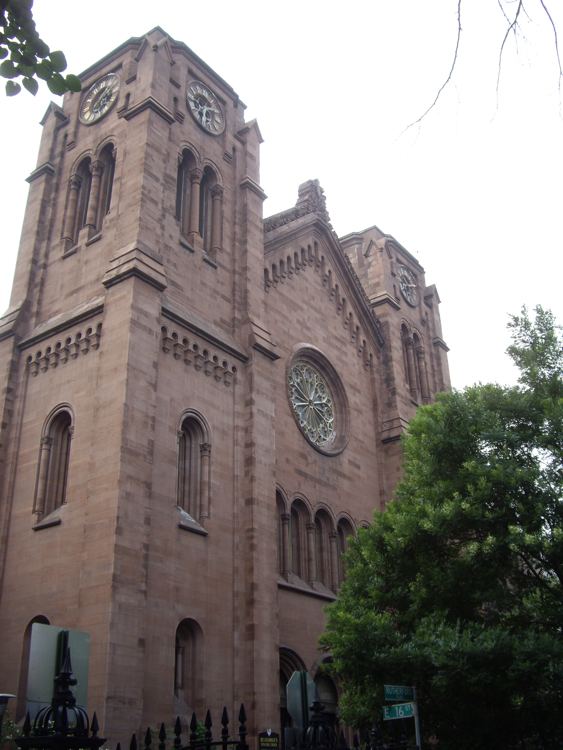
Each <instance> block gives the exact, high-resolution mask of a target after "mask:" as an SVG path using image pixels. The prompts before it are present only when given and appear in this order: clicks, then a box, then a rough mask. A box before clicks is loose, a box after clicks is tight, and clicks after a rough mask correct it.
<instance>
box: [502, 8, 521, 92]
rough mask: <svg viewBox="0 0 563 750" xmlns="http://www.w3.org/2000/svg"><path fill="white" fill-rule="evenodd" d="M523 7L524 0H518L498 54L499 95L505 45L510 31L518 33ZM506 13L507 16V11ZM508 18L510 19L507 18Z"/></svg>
mask: <svg viewBox="0 0 563 750" xmlns="http://www.w3.org/2000/svg"><path fill="white" fill-rule="evenodd" d="M523 7H524V0H518V6H517V8H516V13H515V14H514V18H513V19H512V21H510V23H509V24H508V28H507V29H506V34H505V35H504V39H503V40H502V44H501V45H500V52H499V56H498V72H497V97H498V88H499V86H500V72H501V69H502V53H503V52H504V45H505V44H506V40H507V39H508V37H509V35H510V33H511V32H514V33H516V29H517V27H518V16H519V15H520V11H521V10H522V8H523ZM503 12H504V11H503ZM504 15H505V17H506V13H505V14H504ZM507 20H509V19H508V18H507Z"/></svg>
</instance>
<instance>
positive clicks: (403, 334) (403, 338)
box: [401, 324, 410, 388]
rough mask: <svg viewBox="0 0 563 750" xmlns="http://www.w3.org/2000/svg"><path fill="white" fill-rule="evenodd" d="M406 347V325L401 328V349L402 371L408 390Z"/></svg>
mask: <svg viewBox="0 0 563 750" xmlns="http://www.w3.org/2000/svg"><path fill="white" fill-rule="evenodd" d="M408 346H409V332H408V329H407V327H406V325H404V324H403V325H402V326H401V348H402V351H403V369H404V371H405V382H406V383H407V384H408V386H409V388H410V372H409V355H408Z"/></svg>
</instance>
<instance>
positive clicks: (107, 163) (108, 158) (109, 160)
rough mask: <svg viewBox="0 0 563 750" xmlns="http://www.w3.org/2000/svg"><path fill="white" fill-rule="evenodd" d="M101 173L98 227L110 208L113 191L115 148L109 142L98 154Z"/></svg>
mask: <svg viewBox="0 0 563 750" xmlns="http://www.w3.org/2000/svg"><path fill="white" fill-rule="evenodd" d="M100 163H101V166H102V174H101V180H100V198H99V201H98V220H97V226H98V229H100V228H101V226H102V223H103V220H104V216H106V215H107V214H108V213H109V210H110V208H111V195H112V192H113V178H114V176H115V150H114V147H113V145H112V144H111V143H108V145H107V146H105V147H104V148H103V149H102V153H101V154H100Z"/></svg>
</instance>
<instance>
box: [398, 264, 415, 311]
mask: <svg viewBox="0 0 563 750" xmlns="http://www.w3.org/2000/svg"><path fill="white" fill-rule="evenodd" d="M397 275H398V277H399V286H400V288H401V294H402V295H403V297H404V298H405V299H406V301H407V302H408V303H409V305H412V306H413V307H414V305H416V301H417V298H418V294H417V287H416V278H415V275H414V273H413V272H412V271H411V270H410V269H409V268H407V267H406V266H399V270H398V274H397Z"/></svg>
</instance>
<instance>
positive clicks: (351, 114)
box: [0, 0, 563, 388]
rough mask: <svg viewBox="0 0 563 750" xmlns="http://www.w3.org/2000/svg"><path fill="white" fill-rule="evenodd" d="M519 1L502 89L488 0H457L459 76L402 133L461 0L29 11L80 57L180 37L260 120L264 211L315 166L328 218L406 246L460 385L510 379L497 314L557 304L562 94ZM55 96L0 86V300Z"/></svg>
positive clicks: (442, 56) (287, 202) (121, 2)
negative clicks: (434, 307)
mask: <svg viewBox="0 0 563 750" xmlns="http://www.w3.org/2000/svg"><path fill="white" fill-rule="evenodd" d="M548 5H549V0H548ZM551 5H552V6H553V7H552V8H551V10H552V14H553V17H554V20H555V21H556V22H557V23H558V28H559V31H560V32H561V37H562V39H563V9H562V8H561V3H560V2H559V0H552V1H551ZM513 6H514V3H512V4H509V5H508V6H507V7H511V8H513ZM526 7H527V10H528V14H529V16H528V17H523V18H522V29H521V32H522V33H521V37H520V39H519V41H518V44H517V46H516V45H515V43H514V42H513V41H512V40H509V42H507V45H506V48H505V54H504V60H503V65H502V72H501V80H500V89H499V96H498V104H497V96H496V76H497V66H498V56H499V49H500V45H501V41H502V37H503V34H504V28H505V25H504V21H503V18H502V15H501V12H500V10H499V7H498V5H497V2H496V0H464V5H463V16H462V23H463V34H462V42H461V48H460V53H459V60H458V65H457V68H456V71H455V73H454V77H453V81H452V83H451V85H450V86H449V87H448V88H447V89H446V90H445V91H444V93H443V95H442V97H441V99H440V101H439V103H438V105H437V106H436V108H435V109H434V110H433V111H432V112H431V113H430V114H429V115H428V117H426V118H425V120H424V121H423V123H422V125H421V126H420V127H415V128H410V129H409V130H407V131H406V132H405V128H406V126H407V125H408V124H409V123H410V122H412V121H413V120H415V119H416V118H417V116H418V115H419V114H421V112H422V111H424V109H425V108H426V107H427V105H428V104H429V103H430V102H431V101H432V99H433V98H434V96H435V94H436V91H437V89H438V88H439V86H440V84H441V83H442V81H443V79H444V77H445V76H446V74H447V72H448V69H449V67H450V64H451V57H452V54H453V49H454V46H455V40H456V31H457V21H456V14H457V0H424V1H423V0H347V1H346V2H335V1H334V0H301V2H296V1H295V0H284V2H273V1H270V0H246V2H238V3H237V2H233V0H213V2H204V1H203V0H198V2H192V0H183V1H182V2H179V1H178V0H160V1H159V2H154V0H151V1H150V2H149V1H148V0H135V1H133V0H118V1H116V0H113V1H112V2H109V1H108V0H96V2H84V1H81V2H79V1H78V0H35V18H36V21H37V27H38V30H39V33H40V34H41V36H42V37H43V39H44V40H45V41H46V42H47V43H48V44H49V45H50V46H51V49H57V48H60V49H63V50H64V52H65V54H66V56H67V60H68V63H69V69H68V72H73V73H77V74H78V73H80V72H81V71H82V70H84V69H85V68H86V67H88V66H89V65H90V64H91V63H93V62H95V61H96V60H98V59H99V58H100V57H102V56H103V55H104V54H106V53H107V52H109V51H111V50H112V49H114V48H115V47H117V46H118V45H119V44H120V43H121V42H123V41H125V40H126V39H128V38H129V37H131V36H139V35H141V34H143V33H144V32H146V31H148V30H149V29H151V28H152V27H154V26H156V25H160V26H162V27H163V28H164V30H165V31H167V32H168V33H169V34H170V35H171V36H173V37H174V38H176V39H178V40H181V41H183V42H185V43H186V44H187V45H188V46H189V47H191V48H192V49H193V50H194V52H196V53H197V54H198V55H200V57H202V58H203V59H204V60H205V61H206V62H207V63H209V64H210V65H211V67H212V68H214V69H215V70H216V71H217V73H219V75H221V76H222V77H223V78H225V79H226V80H227V81H228V82H229V83H230V84H231V85H232V86H233V88H234V89H235V91H237V93H238V94H239V95H240V97H241V99H242V100H243V101H244V102H245V104H246V105H247V107H248V109H247V118H248V119H251V118H253V117H256V118H257V119H258V122H259V125H260V129H261V132H262V135H263V137H264V140H265V142H264V144H263V146H262V170H261V183H262V187H263V188H264V190H265V191H266V193H267V195H268V196H269V198H268V200H267V201H266V204H265V215H268V214H272V213H275V212H277V211H280V210H283V209H284V208H287V207H289V206H291V205H293V204H294V203H295V200H296V197H297V186H298V185H299V183H301V182H303V181H305V180H307V179H311V178H318V179H319V180H320V182H321V185H322V186H323V188H324V190H325V193H326V197H327V204H328V209H329V212H330V215H331V219H332V223H333V226H334V228H335V230H336V231H337V232H338V234H340V235H343V234H347V233H348V232H351V231H354V230H360V229H364V228H366V227H368V226H371V225H372V224H377V225H378V226H379V227H380V229H382V230H383V231H385V232H387V233H389V234H392V235H394V236H395V237H396V238H397V239H398V240H399V241H400V242H401V243H402V244H403V245H404V246H405V247H406V248H407V249H408V250H410V251H411V252H412V253H413V254H414V255H415V256H417V258H418V259H419V260H420V262H421V263H422V265H423V266H424V268H425V269H426V280H427V283H435V284H436V285H437V287H438V290H439V293H440V296H441V299H442V305H441V315H442V323H443V328H444V337H445V339H446V341H447V343H448V345H449V346H450V349H451V351H450V368H451V374H452V382H453V385H454V386H456V387H459V388H461V387H463V386H465V385H468V384H471V383H473V382H476V381H482V382H487V381H497V382H501V383H510V382H514V378H515V373H514V370H513V369H512V367H511V366H510V364H509V361H508V358H507V357H506V355H505V354H504V350H505V348H506V346H507V344H508V336H507V333H506V322H507V320H508V314H509V313H516V312H518V311H519V309H520V307H521V305H522V304H527V305H528V306H534V305H535V304H537V303H540V304H542V305H544V306H545V307H550V308H551V309H552V310H553V311H554V312H555V313H556V314H557V316H558V318H559V320H560V321H563V303H562V295H561V280H560V276H561V271H562V270H563V269H562V266H563V262H562V260H561V258H562V248H563V222H562V215H563V212H562V210H561V206H562V199H563V195H562V193H563V190H562V176H563V118H562V114H561V112H562V97H561V95H560V92H559V90H558V68H557V61H556V58H555V52H554V46H553V31H552V29H551V26H550V24H549V21H548V19H547V18H546V17H545V15H544V14H543V10H542V8H541V5H540V0H528V3H527V6H526ZM562 47H563V45H562ZM2 85H3V84H2ZM43 88H45V91H43ZM50 98H53V97H50V95H49V93H48V91H47V90H46V87H42V91H41V93H40V94H38V95H37V96H36V97H35V99H34V98H33V97H31V96H30V95H28V94H27V93H26V92H22V93H21V94H20V95H19V96H17V97H16V98H14V99H6V98H5V97H4V95H3V94H1V93H0V118H1V120H0V121H1V123H2V125H1V128H2V129H1V132H2V141H1V143H2V156H1V164H2V180H1V183H0V185H1V187H0V221H1V225H2V239H3V242H2V251H3V253H2V262H1V267H0V268H1V274H0V308H2V310H5V309H6V308H7V306H8V301H9V290H10V286H11V279H12V274H13V264H14V262H15V255H16V252H17V246H18V242H19V234H20V229H21V222H22V219H23V211H24V208H25V201H26V196H27V183H26V182H25V177H27V175H28V174H29V173H30V172H31V171H32V169H33V168H34V167H35V165H36V159H37V148H38V143H39V138H40V134H41V133H40V131H41V128H40V126H39V124H38V123H39V120H40V119H41V117H42V115H43V113H44V111H45V109H46V107H47V104H48V102H49V100H50Z"/></svg>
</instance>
